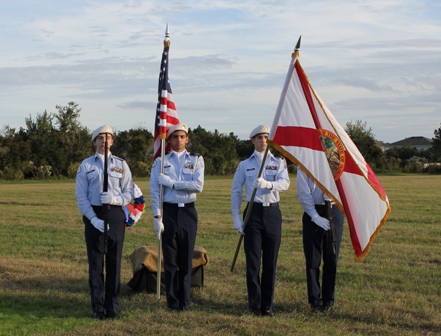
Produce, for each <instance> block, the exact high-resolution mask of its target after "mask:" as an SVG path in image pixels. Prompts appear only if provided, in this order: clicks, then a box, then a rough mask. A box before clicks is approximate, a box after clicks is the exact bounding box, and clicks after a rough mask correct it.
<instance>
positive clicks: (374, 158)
mask: <svg viewBox="0 0 441 336" xmlns="http://www.w3.org/2000/svg"><path fill="white" fill-rule="evenodd" d="M345 130H346V132H347V133H348V135H349V137H350V138H351V139H352V141H353V142H354V144H355V145H356V146H357V148H358V150H359V151H360V153H361V154H362V155H363V157H364V159H365V160H366V161H367V163H368V164H369V165H370V166H371V167H372V169H374V168H375V167H381V166H382V158H383V152H382V150H381V149H380V147H378V146H377V144H376V142H375V137H374V134H373V133H372V128H371V127H369V128H368V127H367V123H366V122H362V121H361V120H356V121H355V123H353V122H352V121H351V122H347V123H346V128H345Z"/></svg>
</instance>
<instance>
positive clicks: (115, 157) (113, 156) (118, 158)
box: [112, 155, 124, 161]
mask: <svg viewBox="0 0 441 336" xmlns="http://www.w3.org/2000/svg"><path fill="white" fill-rule="evenodd" d="M112 158H114V159H116V160H119V161H124V159H121V158H120V157H117V156H115V155H112Z"/></svg>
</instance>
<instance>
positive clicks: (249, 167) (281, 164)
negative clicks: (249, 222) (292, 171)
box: [231, 151, 290, 216]
mask: <svg viewBox="0 0 441 336" xmlns="http://www.w3.org/2000/svg"><path fill="white" fill-rule="evenodd" d="M260 163H261V159H260V158H259V154H258V153H257V152H256V151H254V153H253V154H252V155H251V156H250V157H249V158H248V159H246V160H243V161H241V162H240V163H239V166H238V167H237V169H236V173H235V174H234V179H233V185H232V188H231V208H232V212H233V216H235V215H239V214H240V206H241V203H242V187H243V185H245V190H246V201H247V202H249V201H250V199H251V195H252V194H253V190H254V186H253V184H254V180H255V179H256V178H257V175H258V173H259V169H260ZM261 177H262V178H263V179H265V180H267V181H270V182H271V183H272V185H273V188H272V189H271V190H270V189H257V191H256V197H255V198H254V202H256V203H276V202H279V201H280V196H279V192H280V191H285V190H288V188H289V184H290V180H289V175H288V168H287V165H286V161H285V159H283V158H276V157H275V156H274V155H273V154H272V153H271V152H270V151H268V154H267V157H266V161H265V166H264V169H263V170H262V175H261Z"/></svg>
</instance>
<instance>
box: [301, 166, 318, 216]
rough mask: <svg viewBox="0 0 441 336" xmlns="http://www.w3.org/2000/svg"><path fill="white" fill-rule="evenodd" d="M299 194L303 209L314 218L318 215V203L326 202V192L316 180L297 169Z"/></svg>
mask: <svg viewBox="0 0 441 336" xmlns="http://www.w3.org/2000/svg"><path fill="white" fill-rule="evenodd" d="M296 188H297V196H298V198H299V201H300V203H301V204H302V207H303V210H304V211H305V212H306V213H307V214H308V215H309V216H310V217H311V218H312V217H314V216H315V215H317V214H318V213H317V210H316V209H315V205H316V204H325V194H324V193H323V191H321V189H320V188H319V187H317V186H316V185H315V184H314V182H313V181H312V180H311V179H310V178H309V177H308V176H306V175H305V173H304V172H302V171H301V170H300V169H297V179H296Z"/></svg>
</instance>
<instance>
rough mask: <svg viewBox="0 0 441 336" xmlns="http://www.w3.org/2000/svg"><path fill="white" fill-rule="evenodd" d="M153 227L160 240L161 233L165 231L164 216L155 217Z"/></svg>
mask: <svg viewBox="0 0 441 336" xmlns="http://www.w3.org/2000/svg"><path fill="white" fill-rule="evenodd" d="M153 227H154V229H155V231H156V236H157V237H158V240H160V239H161V233H162V232H164V224H163V223H162V218H153Z"/></svg>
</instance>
